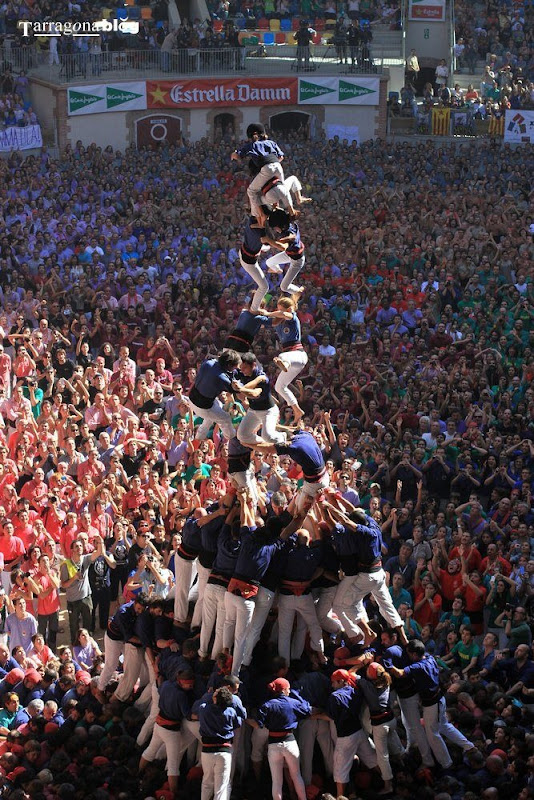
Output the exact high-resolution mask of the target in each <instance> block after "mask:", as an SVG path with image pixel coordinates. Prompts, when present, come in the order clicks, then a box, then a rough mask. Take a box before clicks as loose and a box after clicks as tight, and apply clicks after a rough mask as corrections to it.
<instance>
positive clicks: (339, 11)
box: [208, 0, 400, 23]
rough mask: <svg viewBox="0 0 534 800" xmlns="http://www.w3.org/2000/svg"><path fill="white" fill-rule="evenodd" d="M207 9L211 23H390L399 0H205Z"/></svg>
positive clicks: (398, 8)
mask: <svg viewBox="0 0 534 800" xmlns="http://www.w3.org/2000/svg"><path fill="white" fill-rule="evenodd" d="M208 9H209V11H210V13H211V15H212V16H213V17H214V18H215V19H222V20H226V19H228V18H235V19H236V20H245V21H250V20H255V21H259V20H260V19H280V20H281V19H292V18H294V17H300V18H302V19H305V20H307V21H308V22H310V23H313V21H314V20H315V19H320V20H322V19H337V18H342V17H345V18H349V19H358V20H368V21H369V22H371V21H373V22H374V21H389V22H392V21H393V20H397V18H398V17H399V16H400V2H399V0H347V1H346V0H341V2H335V0H265V2H251V0H236V2H231V1H230V0H209V2H208Z"/></svg>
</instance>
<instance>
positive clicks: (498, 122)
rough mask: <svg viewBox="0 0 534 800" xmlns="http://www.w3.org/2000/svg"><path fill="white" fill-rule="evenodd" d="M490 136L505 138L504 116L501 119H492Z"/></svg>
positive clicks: (489, 129)
mask: <svg viewBox="0 0 534 800" xmlns="http://www.w3.org/2000/svg"><path fill="white" fill-rule="evenodd" d="M488 134H489V135H490V136H504V114H503V115H502V116H500V117H490V121H489V128H488Z"/></svg>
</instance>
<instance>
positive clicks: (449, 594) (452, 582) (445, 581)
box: [439, 569, 464, 601]
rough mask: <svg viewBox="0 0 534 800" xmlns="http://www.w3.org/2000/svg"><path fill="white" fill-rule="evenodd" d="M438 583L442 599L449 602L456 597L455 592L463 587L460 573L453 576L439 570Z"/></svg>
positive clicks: (443, 570) (444, 570)
mask: <svg viewBox="0 0 534 800" xmlns="http://www.w3.org/2000/svg"><path fill="white" fill-rule="evenodd" d="M439 582H440V585H441V592H442V594H443V597H445V599H446V600H449V601H452V600H454V598H455V597H456V596H457V590H458V589H461V588H462V587H463V585H464V583H463V580H462V573H461V572H456V573H455V574H454V575H451V574H450V573H449V572H448V571H447V570H446V569H440V571H439Z"/></svg>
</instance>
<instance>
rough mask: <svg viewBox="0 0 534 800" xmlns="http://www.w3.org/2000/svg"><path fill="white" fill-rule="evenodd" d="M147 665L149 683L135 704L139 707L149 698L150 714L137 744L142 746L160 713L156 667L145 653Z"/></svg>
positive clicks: (150, 733)
mask: <svg viewBox="0 0 534 800" xmlns="http://www.w3.org/2000/svg"><path fill="white" fill-rule="evenodd" d="M145 666H146V668H147V671H148V683H147V685H146V686H145V689H144V691H143V693H142V695H141V697H140V698H139V699H138V700H136V702H135V706H136V708H139V706H140V705H141V703H142V702H143V701H145V700H146V699H148V702H149V710H148V716H147V718H146V720H145V722H144V724H143V727H142V728H141V730H140V731H139V735H138V736H137V744H138V745H139V747H142V746H143V745H144V744H146V742H147V740H148V738H149V737H150V736H151V735H152V732H153V730H154V725H155V723H156V717H157V716H158V713H159V692H158V683H157V679H156V674H155V672H154V667H153V666H152V662H151V661H150V659H149V657H148V656H147V654H146V653H145Z"/></svg>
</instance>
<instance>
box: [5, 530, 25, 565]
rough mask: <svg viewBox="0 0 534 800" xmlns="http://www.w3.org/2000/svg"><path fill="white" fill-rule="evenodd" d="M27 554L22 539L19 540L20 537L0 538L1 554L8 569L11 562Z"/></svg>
mask: <svg viewBox="0 0 534 800" xmlns="http://www.w3.org/2000/svg"><path fill="white" fill-rule="evenodd" d="M25 552H26V551H25V548H24V544H23V542H22V539H19V537H18V536H5V535H4V536H0V553H2V554H3V556H4V562H5V565H6V567H7V566H8V565H9V564H10V562H11V561H15V559H16V558H18V557H19V556H23V555H24V553H25Z"/></svg>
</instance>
